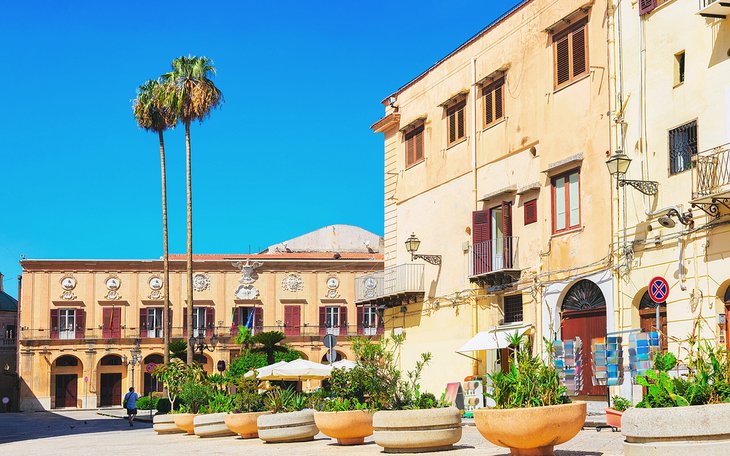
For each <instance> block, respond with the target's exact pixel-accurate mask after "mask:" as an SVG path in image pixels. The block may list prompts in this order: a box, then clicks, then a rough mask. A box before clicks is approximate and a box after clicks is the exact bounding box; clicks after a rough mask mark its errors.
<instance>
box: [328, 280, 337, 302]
mask: <svg viewBox="0 0 730 456" xmlns="http://www.w3.org/2000/svg"><path fill="white" fill-rule="evenodd" d="M339 286H340V279H338V278H337V277H335V276H330V277H328V278H327V297H328V298H330V299H334V298H337V297H339V296H340V293H339V292H338V291H337V289H338V288H339Z"/></svg>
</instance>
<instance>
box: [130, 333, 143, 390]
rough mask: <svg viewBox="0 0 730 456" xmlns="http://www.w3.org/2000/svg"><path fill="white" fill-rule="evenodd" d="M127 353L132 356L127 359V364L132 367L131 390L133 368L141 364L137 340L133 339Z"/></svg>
mask: <svg viewBox="0 0 730 456" xmlns="http://www.w3.org/2000/svg"><path fill="white" fill-rule="evenodd" d="M129 353H130V354H131V355H132V356H130V358H129V364H131V365H132V388H134V367H135V366H136V365H137V364H139V363H140V362H142V350H140V348H139V339H135V341H134V345H133V346H132V349H131V350H130V351H129Z"/></svg>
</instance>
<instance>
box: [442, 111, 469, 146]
mask: <svg viewBox="0 0 730 456" xmlns="http://www.w3.org/2000/svg"><path fill="white" fill-rule="evenodd" d="M465 110H466V100H461V101H459V102H458V103H456V104H455V105H453V106H451V107H450V108H447V109H446V130H447V137H448V143H449V144H448V145H449V146H450V145H452V144H455V143H457V142H459V141H461V140H462V139H464V137H465V136H466V133H465V131H464V130H466V127H465V125H464V111H465Z"/></svg>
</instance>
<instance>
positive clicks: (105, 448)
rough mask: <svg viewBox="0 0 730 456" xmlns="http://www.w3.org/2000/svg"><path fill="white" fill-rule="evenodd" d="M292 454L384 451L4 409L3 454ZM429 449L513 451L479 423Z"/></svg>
mask: <svg viewBox="0 0 730 456" xmlns="http://www.w3.org/2000/svg"><path fill="white" fill-rule="evenodd" d="M621 441H622V438H621V434H620V433H618V432H609V431H607V430H604V431H602V432H596V431H595V430H585V431H581V433H580V434H579V435H578V436H577V437H576V438H574V439H573V440H571V441H570V442H568V443H566V444H564V445H560V446H559V447H558V448H557V451H556V455H558V456H579V455H585V456H601V455H606V456H609V455H610V456H614V455H620V454H623V452H622V449H621ZM45 454H48V455H74V456H78V455H96V454H99V455H117V454H119V455H122V454H123V455H130V454H131V455H154V456H162V455H175V456H182V455H185V454H203V455H206V456H210V455H233V454H235V455H242V454H244V455H247V456H248V455H262V456H263V455H288V456H300V455H301V456H324V455H333V456H336V455H338V456H349V455H375V454H383V452H382V448H380V447H379V446H377V445H375V443H374V442H373V441H372V439H368V440H366V444H365V445H360V446H356V447H340V446H338V445H336V444H334V441H333V440H331V439H329V438H327V437H326V436H324V435H322V434H320V435H318V436H317V438H316V440H315V441H314V442H303V443H291V444H264V443H262V442H261V441H260V440H258V439H252V440H242V439H240V438H237V437H220V438H211V439H201V438H198V437H195V436H187V435H180V434H175V435H159V436H158V435H157V434H155V432H154V431H152V426H151V424H149V423H144V422H135V425H134V427H129V425H128V424H127V422H126V421H125V420H123V419H120V418H112V417H107V416H100V415H98V414H96V413H95V412H92V411H73V412H58V413H49V412H35V413H30V412H29V413H6V414H0V455H3V456H6V455H8V456H10V455H23V456H31V455H33V456H34V455H45ZM429 454H449V455H453V456H461V455H465V456H466V455H481V456H497V455H499V456H502V455H504V456H506V455H509V451H508V450H505V449H504V448H499V447H495V446H493V445H491V444H490V443H488V442H487V441H486V440H484V439H483V438H482V437H481V436H480V435H479V432H478V431H477V430H476V428H475V427H473V426H465V427H464V435H463V438H462V440H461V442H459V444H458V445H457V446H456V447H455V449H454V450H452V451H448V452H440V453H429Z"/></svg>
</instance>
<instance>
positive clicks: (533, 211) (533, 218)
mask: <svg viewBox="0 0 730 456" xmlns="http://www.w3.org/2000/svg"><path fill="white" fill-rule="evenodd" d="M524 207H525V225H529V224H530V223H535V222H537V200H536V199H533V200H530V201H527V202H525V206H524Z"/></svg>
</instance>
